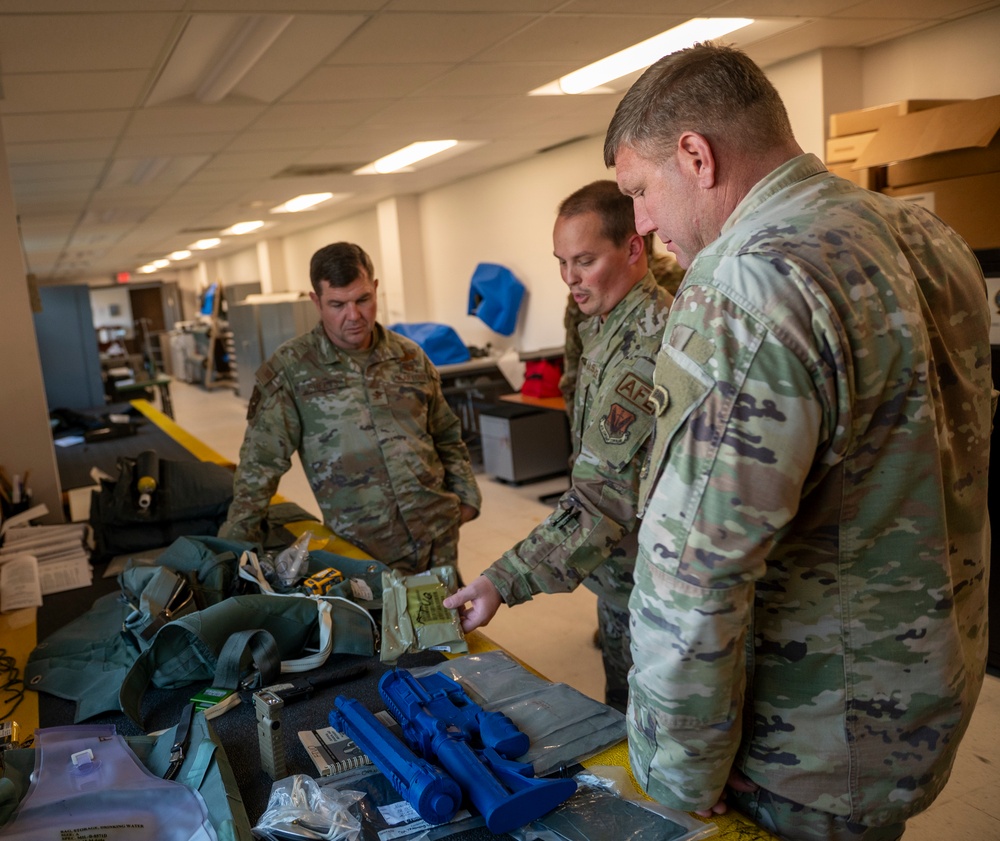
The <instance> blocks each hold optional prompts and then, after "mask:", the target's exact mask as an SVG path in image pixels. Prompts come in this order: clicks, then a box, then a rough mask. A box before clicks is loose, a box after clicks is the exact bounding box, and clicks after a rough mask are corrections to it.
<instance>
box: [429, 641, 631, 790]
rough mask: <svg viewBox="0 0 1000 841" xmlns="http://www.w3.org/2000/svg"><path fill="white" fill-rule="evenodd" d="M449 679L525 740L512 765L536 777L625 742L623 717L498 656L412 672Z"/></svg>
mask: <svg viewBox="0 0 1000 841" xmlns="http://www.w3.org/2000/svg"><path fill="white" fill-rule="evenodd" d="M432 671H440V672H443V673H444V674H446V675H448V676H450V677H452V678H454V679H455V680H457V681H458V682H459V683H460V684H461V685H462V688H463V689H464V690H465V691H466V692H467V693H468V694H469V696H470V697H472V698H473V700H475V701H476V702H477V703H478V704H479V705H480V706H482V708H483V709H485V710H487V711H489V712H502V713H503V714H504V715H506V716H507V717H508V718H510V720H511V721H513V722H514V724H516V725H517V728H518V729H519V730H520V731H521V732H522V733H525V734H526V735H527V736H528V738H529V739H530V740H531V747H530V748H529V749H528V752H527V753H526V754H524V755H523V756H519V757H518V759H519V760H520V761H521V762H530V763H531V765H532V767H533V768H534V771H535V775H536V776H539V777H542V776H545V775H546V774H551V773H552V772H554V771H557V770H558V769H560V768H562V767H565V766H568V765H572V764H573V763H574V762H579V761H581V760H583V759H586V758H587V757H590V756H593V755H594V754H596V753H600V752H601V751H602V750H604V749H606V748H608V747H611V746H612V745H615V744H617V743H618V742H620V741H622V740H623V739H624V738H625V736H626V730H625V716H624V715H622V714H621V713H620V712H618V711H617V710H615V709H612V708H611V707H609V706H606V705H605V704H602V703H601V702H600V701H595V700H594V699H593V698H588V697H587V696H586V695H584V694H583V693H581V692H578V691H577V690H576V689H574V688H573V687H571V686H567V685H566V684H564V683H552V682H551V681H548V680H546V679H545V678H543V677H539V676H538V675H534V674H531V673H530V672H529V671H528V670H527V669H525V668H524V666H522V665H520V664H519V663H517V662H515V661H514V660H513V659H512V658H511V657H510V656H509V655H508V654H506V653H504V652H502V651H486V652H484V653H482V654H470V655H467V656H465V657H456V658H453V659H451V660H448V661H446V662H444V663H440V664H438V665H435V666H426V667H418V668H415V669H413V674H414V675H416V676H418V677H420V676H423V675H425V674H427V673H428V672H432Z"/></svg>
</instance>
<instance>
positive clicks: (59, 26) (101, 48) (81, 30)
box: [0, 13, 183, 73]
mask: <svg viewBox="0 0 1000 841" xmlns="http://www.w3.org/2000/svg"><path fill="white" fill-rule="evenodd" d="M182 20H183V18H182V16H179V15H174V14H157V13H151V14H147V13H117V14H51V15H35V14H33V15H10V16H8V17H5V18H4V21H3V26H0V55H2V56H3V70H4V73H38V72H44V73H51V72H59V71H64V72H65V71H76V70H130V69H137V68H146V69H148V68H152V67H154V66H155V65H156V63H157V61H158V59H159V55H160V52H161V50H162V49H163V45H164V42H165V41H167V40H168V39H169V36H170V33H171V31H172V30H173V29H174V27H176V26H177V25H178V24H179V23H180V22H181V21H182ZM42 45H44V47H43V46H42Z"/></svg>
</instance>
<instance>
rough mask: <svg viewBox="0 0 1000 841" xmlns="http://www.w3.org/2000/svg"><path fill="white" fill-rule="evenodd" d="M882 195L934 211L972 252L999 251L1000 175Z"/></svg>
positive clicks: (891, 189) (953, 180)
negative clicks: (977, 250)
mask: <svg viewBox="0 0 1000 841" xmlns="http://www.w3.org/2000/svg"><path fill="white" fill-rule="evenodd" d="M883 192H884V193H886V195H890V196H896V197H898V198H904V199H907V200H908V201H915V202H917V203H919V204H921V205H923V206H924V207H926V208H927V209H928V210H931V211H933V212H934V213H936V214H937V215H938V216H940V217H941V218H942V219H943V220H944V221H945V222H947V223H948V224H949V225H951V227H953V228H954V229H955V230H956V231H958V233H959V234H961V235H962V237H963V238H964V239H965V241H966V242H967V243H969V245H970V246H971V247H972V248H976V249H980V248H1000V201H998V200H997V197H998V196H1000V172H988V173H985V174H983V175H970V176H967V177H965V178H949V179H948V180H947V181H931V182H928V183H924V184H912V185H910V186H908V187H887V188H886V189H885V190H883Z"/></svg>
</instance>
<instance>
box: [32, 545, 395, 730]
mask: <svg viewBox="0 0 1000 841" xmlns="http://www.w3.org/2000/svg"><path fill="white" fill-rule="evenodd" d="M249 548H253V547H249ZM247 551H248V545H247V544H241V543H237V542H233V541H225V540H220V539H219V538H214V537H183V538H180V539H179V540H178V541H176V542H175V543H174V544H172V545H171V546H170V547H169V548H168V549H167V550H166V551H165V552H164V553H163V554H162V555H161V556H160V557H159V558H157V559H156V561H155V562H154V563H153V564H149V563H145V564H133V565H132V566H130V567H129V568H127V569H126V571H125V572H124V573H123V574H122V576H121V579H120V580H121V583H122V593H110V594H108V595H106V596H103V597H101V598H99V599H98V600H97V601H95V602H94V605H93V607H91V609H90V610H89V611H88V612H87V613H85V614H83V615H82V616H80V617H78V618H77V619H75V620H73V621H72V622H70V623H69V624H68V625H66V626H64V627H63V628H60V629H59V630H58V631H56V632H55V633H54V634H52V635H51V636H50V637H48V638H47V639H46V640H45V641H44V642H42V643H40V644H39V645H38V646H37V647H36V648H35V650H34V651H33V652H32V653H31V655H30V657H29V658H28V664H27V667H26V669H25V680H26V684H27V685H28V687H29V688H32V689H35V690H36V691H40V692H48V693H50V694H52V695H55V696H57V697H60V698H65V699H67V700H72V701H75V702H76V704H77V708H76V713H75V716H74V721H76V722H80V721H84V720H86V719H87V718H90V717H91V716H94V715H97V714H98V713H102V712H106V711H117V710H121V711H123V712H125V713H126V714H127V715H128V716H129V717H130V718H132V719H133V720H134V721H136V722H140V720H141V717H142V716H141V703H142V698H143V695H144V694H145V692H146V689H147V688H148V687H149V686H155V687H158V688H164V689H172V688H178V687H181V686H186V685H188V684H194V683H201V684H204V683H205V682H206V681H208V682H212V684H213V685H216V686H227V685H228V686H227V688H236V685H237V684H238V683H239V681H240V678H241V674H242V672H243V671H244V668H245V667H246V666H247V665H249V661H250V660H251V659H252V660H253V663H254V664H255V665H256V667H257V669H258V671H259V672H260V674H261V675H262V676H263V677H264V678H266V679H271V678H274V677H276V676H277V669H278V668H279V663H280V664H282V665H281V666H280V668H281V670H282V671H289V670H292V671H294V670H296V666H295V661H296V660H297V659H299V658H302V657H303V654H308V653H309V652H318V654H310V655H309V657H308V659H307V660H306V661H305V664H304V665H302V666H300V668H305V667H309V668H312V667H315V666H317V665H319V664H320V663H321V662H323V660H325V659H326V657H328V656H330V655H331V654H360V655H366V656H370V655H372V654H374V652H375V651H376V648H377V644H376V639H375V637H376V629H375V627H374V622H373V620H372V618H371V615H370V614H369V613H368V611H367V610H366V609H363V607H362V606H361V605H359V604H357V602H356V600H351V599H348V598H338V599H332V598H322V599H320V598H315V597H307V596H304V595H301V594H299V595H273V594H268V595H265V594H261V593H259V592H258V593H256V594H248V595H233V593H237V592H239V590H240V588H241V587H243V586H248V587H250V588H252V589H253V588H255V585H254V584H252V583H249V582H247V583H246V584H244V583H241V579H240V578H239V557H238V556H239V555H243V554H244V553H246V552H247ZM329 566H334V567H336V568H337V569H340V570H341V571H342V572H343V573H344V576H345V583H346V582H347V581H349V580H350V579H352V578H353V579H356V580H358V581H363V582H365V587H364V588H363V589H365V590H366V592H371V594H372V596H373V601H372V602H371V603H369V604H368V605H366V607H367V606H371V604H377V603H380V599H381V575H382V571H383V570H385V569H386V567H385V566H384V565H383V564H380V563H378V562H376V561H358V560H354V559H351V558H344V557H341V556H338V555H333V554H331V553H328V552H321V551H319V552H312V553H310V558H309V570H310V571H318V570H320V569H323V568H325V567H329ZM177 587H180V588H181V590H179V591H178V592H184V591H183V588H184V587H187V588H190V598H188V596H187V595H184V597H183V598H182V599H181V600H180V602H179V603H178V601H177V599H174V598H172V597H171V595H170V594H171V593H172V592H174V590H175V588H177ZM147 590H148V591H149V592H148V593H147ZM346 592H349V590H348V591H346ZM178 607H179V609H177V610H175V609H174V608H178ZM227 644H228V648H227ZM265 682H266V681H265Z"/></svg>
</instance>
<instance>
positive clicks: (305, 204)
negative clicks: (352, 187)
mask: <svg viewBox="0 0 1000 841" xmlns="http://www.w3.org/2000/svg"><path fill="white" fill-rule="evenodd" d="M332 198H333V193H305V194H303V195H301V196H296V197H295V198H294V199H289V200H288V201H286V202H285V203H284V204H279V205H278V206H277V207H272V208H271V213H299V212H300V211H303V210H309V209H310V208H312V207H315V206H316V205H318V204H322V203H323V202H325V201H327V200H328V199H332Z"/></svg>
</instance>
